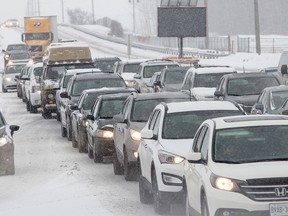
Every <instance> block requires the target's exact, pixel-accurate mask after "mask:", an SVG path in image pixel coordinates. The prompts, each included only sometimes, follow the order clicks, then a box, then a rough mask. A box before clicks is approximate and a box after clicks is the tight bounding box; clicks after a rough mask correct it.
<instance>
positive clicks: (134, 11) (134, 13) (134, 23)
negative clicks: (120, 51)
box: [129, 0, 139, 34]
mask: <svg viewBox="0 0 288 216" xmlns="http://www.w3.org/2000/svg"><path fill="white" fill-rule="evenodd" d="M131 1H132V2H131ZM135 1H137V3H139V0H129V2H130V3H132V7H133V12H132V13H133V34H135V32H136V7H135V3H136V2H135Z"/></svg>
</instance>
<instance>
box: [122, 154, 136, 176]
mask: <svg viewBox="0 0 288 216" xmlns="http://www.w3.org/2000/svg"><path fill="white" fill-rule="evenodd" d="M123 153H124V165H123V167H124V178H125V180H126V181H136V180H137V167H136V166H135V165H133V164H130V163H129V162H128V156H127V152H126V150H125V149H124V151H123Z"/></svg>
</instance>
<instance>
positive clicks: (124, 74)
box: [121, 73, 136, 80]
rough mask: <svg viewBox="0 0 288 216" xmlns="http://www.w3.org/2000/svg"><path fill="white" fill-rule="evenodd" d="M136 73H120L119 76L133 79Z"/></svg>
mask: <svg viewBox="0 0 288 216" xmlns="http://www.w3.org/2000/svg"><path fill="white" fill-rule="evenodd" d="M135 74H136V73H122V74H121V76H122V77H123V79H124V80H134V75H135Z"/></svg>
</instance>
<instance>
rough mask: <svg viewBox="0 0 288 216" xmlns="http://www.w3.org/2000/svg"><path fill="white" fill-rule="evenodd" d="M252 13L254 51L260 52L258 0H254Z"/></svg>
mask: <svg viewBox="0 0 288 216" xmlns="http://www.w3.org/2000/svg"><path fill="white" fill-rule="evenodd" d="M254 15H255V18H254V19H255V41H256V53H257V54H259V55H260V54H261V43H260V23H259V4H258V0H254Z"/></svg>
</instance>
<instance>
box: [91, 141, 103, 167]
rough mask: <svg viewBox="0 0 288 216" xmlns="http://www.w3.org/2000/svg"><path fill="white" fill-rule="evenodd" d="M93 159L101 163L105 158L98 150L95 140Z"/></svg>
mask: <svg viewBox="0 0 288 216" xmlns="http://www.w3.org/2000/svg"><path fill="white" fill-rule="evenodd" d="M93 160H94V163H101V162H102V160H103V155H101V154H99V152H97V151H96V148H95V142H93Z"/></svg>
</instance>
